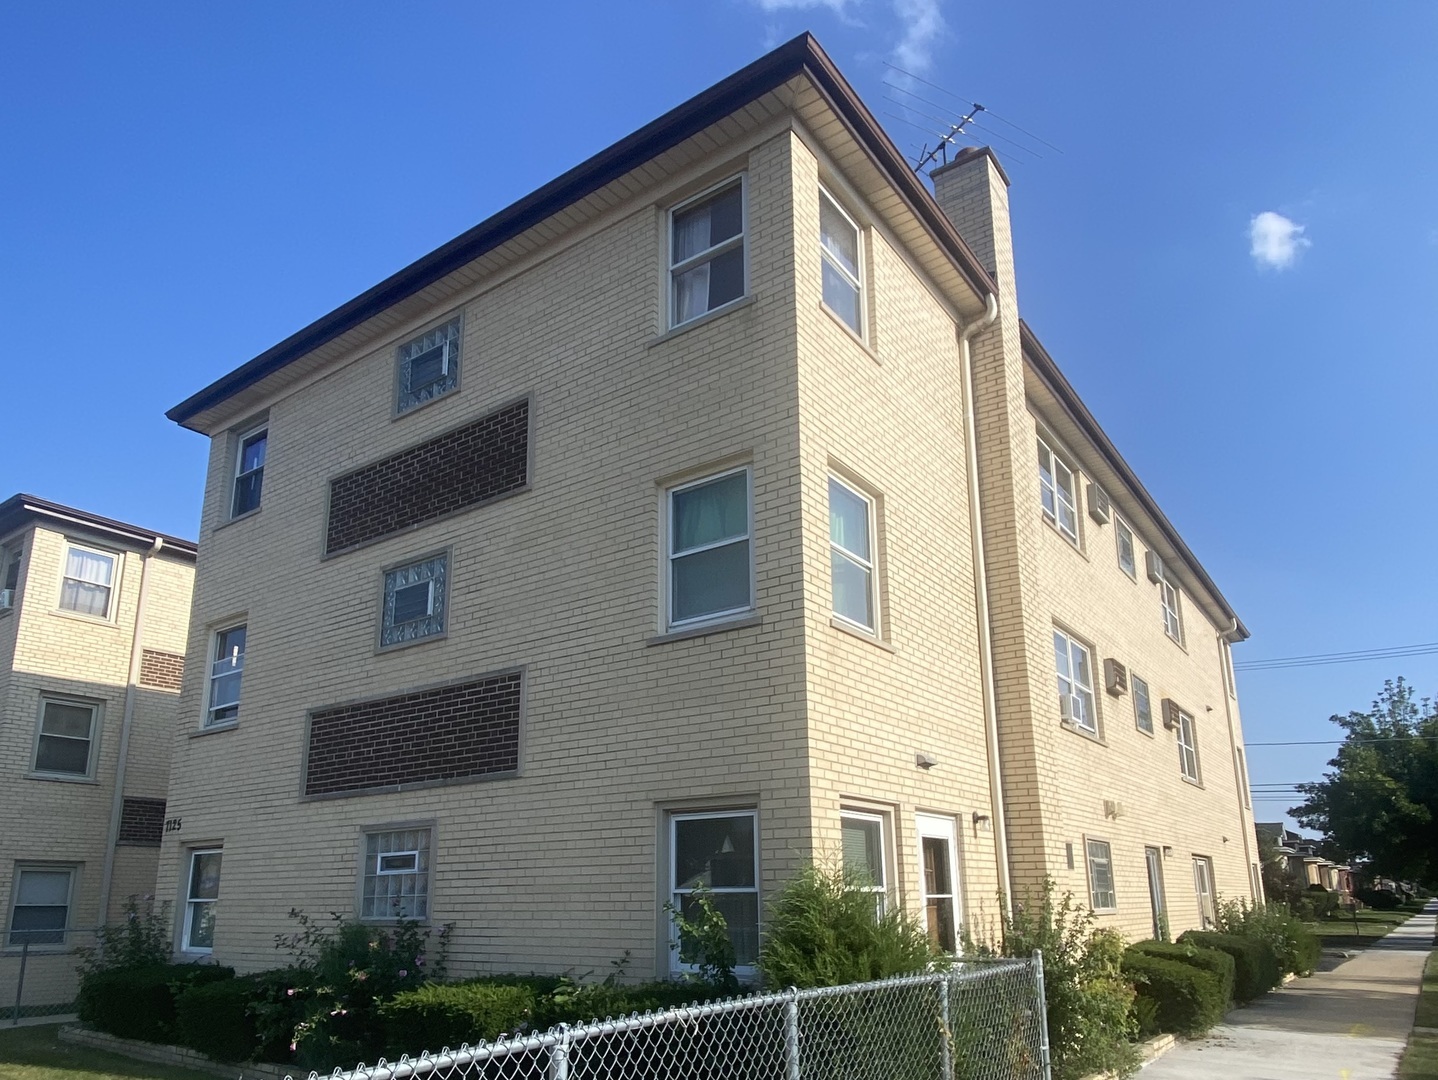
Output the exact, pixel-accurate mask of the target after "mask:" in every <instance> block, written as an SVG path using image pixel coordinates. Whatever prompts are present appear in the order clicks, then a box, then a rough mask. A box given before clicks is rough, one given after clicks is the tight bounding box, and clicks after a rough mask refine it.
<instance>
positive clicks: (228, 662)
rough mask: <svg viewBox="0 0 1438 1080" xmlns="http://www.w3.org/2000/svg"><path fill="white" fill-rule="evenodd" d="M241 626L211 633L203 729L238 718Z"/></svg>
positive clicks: (242, 643)
mask: <svg viewBox="0 0 1438 1080" xmlns="http://www.w3.org/2000/svg"><path fill="white" fill-rule="evenodd" d="M247 633H248V629H247V627H246V626H245V624H244V623H241V624H240V625H239V626H228V627H226V628H225V629H223V630H217V631H216V632H215V650H214V657H213V659H212V660H211V661H210V685H209V695H208V701H209V704H208V706H207V707H206V709H205V726H206V727H213V726H215V725H216V724H229V723H233V722H234V721H236V720H238V719H239V718H240V683H241V681H242V680H243V678H244V674H245V638H246V636H247Z"/></svg>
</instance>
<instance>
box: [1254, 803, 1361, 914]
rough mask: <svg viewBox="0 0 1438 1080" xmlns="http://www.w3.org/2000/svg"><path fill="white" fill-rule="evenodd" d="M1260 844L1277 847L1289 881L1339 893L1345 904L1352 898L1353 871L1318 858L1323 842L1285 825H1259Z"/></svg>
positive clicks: (1267, 823) (1257, 826) (1264, 823)
mask: <svg viewBox="0 0 1438 1080" xmlns="http://www.w3.org/2000/svg"><path fill="white" fill-rule="evenodd" d="M1255 828H1256V829H1257V832H1258V836H1259V838H1260V841H1263V840H1267V841H1271V842H1272V843H1273V844H1275V845H1276V848H1277V852H1278V855H1279V857H1280V858H1281V859H1282V860H1283V865H1284V869H1285V870H1286V871H1287V873H1288V875H1289V877H1291V878H1292V879H1293V880H1294V881H1295V882H1298V883H1299V884H1301V885H1303V886H1305V887H1317V888H1323V889H1327V890H1328V891H1329V892H1336V893H1338V894H1339V896H1340V898H1342V899H1343V900H1345V901H1351V900H1352V898H1353V870H1352V868H1351V867H1350V866H1349V865H1348V864H1347V863H1339V862H1334V861H1333V860H1331V859H1327V858H1324V857H1323V856H1322V855H1320V854H1319V850H1318V848H1319V844H1320V843H1321V841H1319V840H1317V839H1314V838H1313V837H1307V836H1303V835H1302V834H1300V833H1296V832H1294V831H1292V830H1291V829H1288V828H1286V827H1285V826H1284V825H1283V823H1282V822H1266V821H1264V822H1259V823H1258V824H1257V825H1256V826H1255Z"/></svg>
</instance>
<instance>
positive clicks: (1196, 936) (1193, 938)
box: [1178, 930, 1283, 1005]
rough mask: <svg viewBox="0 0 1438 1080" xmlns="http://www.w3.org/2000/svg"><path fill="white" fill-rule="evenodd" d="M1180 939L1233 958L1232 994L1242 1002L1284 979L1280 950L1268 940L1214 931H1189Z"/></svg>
mask: <svg viewBox="0 0 1438 1080" xmlns="http://www.w3.org/2000/svg"><path fill="white" fill-rule="evenodd" d="M1178 940H1179V943H1180V944H1182V945H1198V946H1201V947H1202V948H1205V949H1218V950H1220V951H1222V952H1226V953H1228V955H1229V956H1231V957H1233V965H1234V969H1233V976H1234V978H1233V997H1234V1000H1235V1001H1237V1002H1238V1003H1239V1004H1240V1005H1246V1004H1247V1003H1248V1002H1250V1001H1253V1000H1254V999H1255V998H1259V997H1262V996H1263V995H1264V994H1266V993H1268V991H1270V990H1272V989H1273V988H1274V987H1275V986H1277V985H1278V984H1279V982H1280V981H1282V978H1283V976H1282V974H1281V972H1280V966H1279V962H1278V953H1277V952H1275V951H1274V949H1273V946H1271V945H1269V944H1268V943H1267V942H1265V941H1259V940H1256V939H1254V938H1247V937H1239V936H1238V935H1237V934H1220V933H1217V932H1215V931H1212V930H1189V931H1186V932H1185V933H1183V934H1181V935H1179V939H1178Z"/></svg>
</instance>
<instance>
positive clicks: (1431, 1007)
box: [1398, 949, 1438, 1080]
mask: <svg viewBox="0 0 1438 1080" xmlns="http://www.w3.org/2000/svg"><path fill="white" fill-rule="evenodd" d="M1413 1026H1414V1027H1415V1028H1420V1027H1424V1028H1438V949H1435V950H1434V951H1433V952H1431V953H1429V954H1428V963H1427V965H1426V966H1425V967H1424V968H1423V992H1422V993H1421V994H1420V995H1419V997H1418V1015H1417V1016H1415V1017H1414V1018H1413ZM1398 1076H1399V1080H1438V1035H1430V1034H1427V1033H1425V1032H1419V1031H1414V1032H1413V1034H1412V1035H1410V1036H1408V1049H1407V1050H1405V1051H1404V1052H1403V1062H1402V1064H1400V1065H1399V1066H1398Z"/></svg>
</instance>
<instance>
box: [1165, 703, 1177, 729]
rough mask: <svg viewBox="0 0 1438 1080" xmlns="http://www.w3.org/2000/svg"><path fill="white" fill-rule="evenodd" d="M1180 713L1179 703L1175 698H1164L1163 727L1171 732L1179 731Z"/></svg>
mask: <svg viewBox="0 0 1438 1080" xmlns="http://www.w3.org/2000/svg"><path fill="white" fill-rule="evenodd" d="M1178 713H1179V708H1178V702H1176V701H1174V700H1173V698H1164V699H1163V726H1164V727H1166V728H1168V730H1169V731H1177V730H1178Z"/></svg>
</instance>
